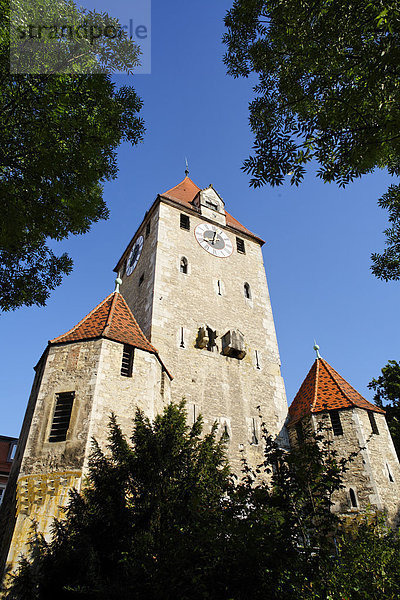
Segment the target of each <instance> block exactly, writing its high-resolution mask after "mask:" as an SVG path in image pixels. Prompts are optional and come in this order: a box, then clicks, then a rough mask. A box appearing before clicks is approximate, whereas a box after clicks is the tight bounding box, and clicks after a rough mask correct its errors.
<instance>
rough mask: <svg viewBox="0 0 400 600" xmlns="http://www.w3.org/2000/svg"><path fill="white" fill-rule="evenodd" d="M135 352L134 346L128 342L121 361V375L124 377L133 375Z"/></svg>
mask: <svg viewBox="0 0 400 600" xmlns="http://www.w3.org/2000/svg"><path fill="white" fill-rule="evenodd" d="M133 353H134V348H133V346H128V344H124V349H123V352H122V363H121V375H122V376H123V377H132V367H133Z"/></svg>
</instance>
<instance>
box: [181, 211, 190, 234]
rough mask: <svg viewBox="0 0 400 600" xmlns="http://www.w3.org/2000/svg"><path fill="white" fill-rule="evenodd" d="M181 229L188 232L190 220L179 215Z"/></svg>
mask: <svg viewBox="0 0 400 600" xmlns="http://www.w3.org/2000/svg"><path fill="white" fill-rule="evenodd" d="M181 229H186V230H187V231H190V218H189V216H188V215H184V214H183V213H181Z"/></svg>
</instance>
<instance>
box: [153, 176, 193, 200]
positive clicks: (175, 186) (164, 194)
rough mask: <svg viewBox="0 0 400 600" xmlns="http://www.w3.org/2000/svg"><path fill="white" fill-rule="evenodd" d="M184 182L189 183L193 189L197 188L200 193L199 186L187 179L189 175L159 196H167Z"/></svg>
mask: <svg viewBox="0 0 400 600" xmlns="http://www.w3.org/2000/svg"><path fill="white" fill-rule="evenodd" d="M186 181H189V182H190V183H191V184H192V185H193V186H194V187H195V188H197V191H198V192H200V191H201V188H199V186H198V185H196V184H195V182H194V181H193V179H191V178H190V177H189V175H185V177H184V178H183V179H182V181H181V182H180V183H178V184H177V185H174V186H173V187H172V188H171V189H169V190H167V191H166V192H164V193H163V194H160V195H161V196H167V195H169V193H170V192H173V191H174V190H176V188H179V187H180V186H181V185H182V184H184V183H185V182H186Z"/></svg>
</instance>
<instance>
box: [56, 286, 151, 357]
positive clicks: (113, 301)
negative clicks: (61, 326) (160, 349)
mask: <svg viewBox="0 0 400 600" xmlns="http://www.w3.org/2000/svg"><path fill="white" fill-rule="evenodd" d="M99 337H103V338H107V339H109V340H113V341H115V342H121V343H123V344H129V345H130V346H134V347H135V348H140V349H141V350H146V351H147V352H151V353H153V354H157V350H156V349H155V348H154V346H152V345H151V344H150V342H149V340H148V339H147V338H146V336H145V335H144V333H143V332H142V330H141V329H140V327H139V325H138V324H137V322H136V319H135V317H134V316H133V314H132V312H131V310H130V308H129V306H128V305H127V303H126V302H125V300H124V298H123V296H122V295H121V294H120V293H119V292H113V293H112V294H110V295H109V296H107V298H105V299H104V300H103V302H100V304H99V305H98V306H96V308H94V309H93V310H92V311H91V312H90V313H89V314H88V315H86V317H84V318H83V319H82V321H80V322H79V323H78V324H77V325H75V327H73V328H72V329H70V330H69V331H67V333H64V334H63V335H60V336H58V337H56V338H54V339H53V340H50V342H49V343H50V344H60V343H63V342H78V341H83V340H89V339H94V338H99Z"/></svg>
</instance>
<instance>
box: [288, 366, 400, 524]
mask: <svg viewBox="0 0 400 600" xmlns="http://www.w3.org/2000/svg"><path fill="white" fill-rule="evenodd" d="M322 419H324V421H323V422H324V426H327V427H326V429H325V430H324V435H327V436H329V438H330V439H331V440H332V441H333V448H334V449H335V450H336V451H337V452H338V456H339V457H348V456H349V455H350V454H352V453H353V452H355V453H356V456H355V459H354V460H353V462H351V463H350V465H349V470H348V471H347V472H346V473H345V474H344V480H343V484H344V486H345V487H344V489H342V490H339V491H338V492H336V494H335V496H334V498H333V500H334V501H335V504H334V506H333V510H335V511H336V512H340V513H342V514H346V513H353V512H358V511H359V510H361V511H363V510H367V509H369V508H370V509H372V510H379V511H385V512H386V513H387V514H388V517H389V520H390V521H392V522H393V521H396V520H397V518H398V511H399V500H400V465H399V461H398V458H397V454H396V451H395V448H394V445H393V442H392V438H391V435H390V432H389V429H388V426H387V423H386V418H385V411H383V410H382V409H381V408H379V407H377V406H375V405H374V404H371V402H368V401H367V400H365V398H363V397H362V396H361V394H359V393H358V392H357V391H356V390H355V389H354V388H353V387H352V386H351V385H350V384H349V383H347V381H345V380H344V379H343V377H341V376H340V375H339V373H337V372H336V371H335V369H333V368H332V367H331V366H330V365H329V364H328V363H327V362H326V360H324V359H322V358H320V357H319V355H318V358H317V359H316V361H315V362H314V364H313V366H312V367H311V369H310V371H309V373H308V375H307V377H306V378H305V380H304V381H303V383H302V384H301V387H300V389H299V391H298V393H297V395H296V397H295V399H294V400H293V402H292V404H291V406H290V408H289V421H288V430H289V438H290V442H291V444H295V443H296V441H297V440H299V438H302V436H303V435H304V431H305V426H307V425H308V424H310V423H311V425H312V427H313V428H314V429H316V428H317V426H318V423H320V422H321V420H322Z"/></svg>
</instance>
